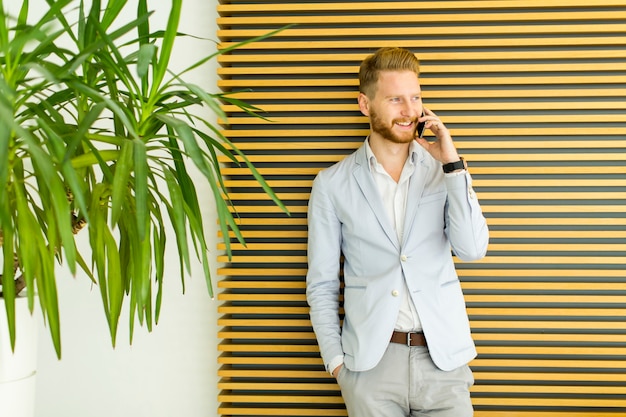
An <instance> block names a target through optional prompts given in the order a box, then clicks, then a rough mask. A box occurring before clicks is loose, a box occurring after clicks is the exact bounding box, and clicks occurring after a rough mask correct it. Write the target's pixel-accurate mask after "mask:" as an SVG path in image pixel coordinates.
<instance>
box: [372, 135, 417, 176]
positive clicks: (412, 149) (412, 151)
mask: <svg viewBox="0 0 626 417" xmlns="http://www.w3.org/2000/svg"><path fill="white" fill-rule="evenodd" d="M419 146H420V145H419V144H418V143H417V141H411V144H410V145H409V161H408V162H409V164H410V165H415V162H416V161H417V158H418V153H419V150H418V149H419ZM365 155H366V156H367V161H368V162H369V163H368V167H369V169H370V171H371V170H372V168H376V164H377V163H378V161H377V160H376V155H374V152H373V151H372V148H371V147H370V137H369V136H368V137H367V138H365Z"/></svg>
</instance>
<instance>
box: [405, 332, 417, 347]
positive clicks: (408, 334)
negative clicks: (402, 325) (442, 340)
mask: <svg viewBox="0 0 626 417" xmlns="http://www.w3.org/2000/svg"><path fill="white" fill-rule="evenodd" d="M412 334H417V333H415V332H408V333H407V334H406V345H407V346H408V347H411V335H412Z"/></svg>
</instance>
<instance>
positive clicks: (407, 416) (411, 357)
mask: <svg viewBox="0 0 626 417" xmlns="http://www.w3.org/2000/svg"><path fill="white" fill-rule="evenodd" d="M337 381H338V383H339V386H340V387H341V395H342V396H343V399H344V402H345V404H346V407H347V409H348V415H349V416H350V417H471V416H473V415H474V411H473V408H472V403H471V400H470V394H469V389H470V387H471V386H472V384H473V383H474V377H473V376H472V371H471V370H470V368H469V366H467V365H464V366H462V367H460V368H458V369H455V370H453V371H450V372H445V371H442V370H440V369H439V368H437V367H436V366H435V365H434V363H433V361H432V360H431V359H430V355H429V353H428V349H427V348H426V347H421V346H415V347H408V346H405V345H402V344H398V343H390V344H389V346H388V347H387V351H386V352H385V355H384V356H383V358H382V359H381V361H380V362H379V364H378V365H377V366H376V367H375V368H374V369H371V370H369V371H365V372H353V371H350V370H348V369H346V367H345V366H343V367H341V370H340V372H339V375H338V376H337Z"/></svg>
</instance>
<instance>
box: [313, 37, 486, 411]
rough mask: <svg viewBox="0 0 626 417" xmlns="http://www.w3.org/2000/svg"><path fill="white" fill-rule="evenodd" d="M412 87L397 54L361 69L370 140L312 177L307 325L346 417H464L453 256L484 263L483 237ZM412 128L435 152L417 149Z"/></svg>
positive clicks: (456, 171)
mask: <svg viewBox="0 0 626 417" xmlns="http://www.w3.org/2000/svg"><path fill="white" fill-rule="evenodd" d="M418 75H419V62H418V60H417V58H415V56H414V55H413V53H411V52H410V51H408V50H405V49H401V48H383V49H380V50H378V51H377V52H376V53H375V54H374V55H372V56H370V57H368V58H366V59H365V60H364V61H363V63H362V64H361V68H360V71H359V81H360V93H359V98H358V103H359V108H360V110H361V112H362V113H363V114H364V115H365V116H368V117H369V120H370V135H369V136H368V137H367V139H366V140H365V142H364V144H363V145H362V146H361V147H360V148H359V149H358V150H357V151H356V152H354V153H353V154H352V155H350V156H348V157H346V158H345V159H344V160H342V161H341V162H339V163H337V164H335V165H334V166H332V167H330V168H328V169H325V170H323V171H321V172H320V173H319V174H318V176H317V177H316V179H315V181H314V183H313V189H312V192H311V198H310V201H309V212H308V222H309V241H308V262H309V270H308V273H307V300H308V303H309V305H310V307H311V309H310V315H311V322H312V324H313V329H314V330H315V334H316V337H317V340H318V344H319V346H320V351H321V354H322V358H323V360H324V363H325V365H326V368H327V369H328V371H329V372H330V373H331V374H332V375H333V376H334V377H336V378H337V380H338V383H339V385H340V387H341V392H342V396H343V398H344V402H345V404H346V407H347V409H348V414H349V415H350V416H351V417H370V416H371V417H396V416H397V417H400V416H436V417H464V416H471V415H473V409H472V405H471V401H470V395H469V388H470V387H471V385H472V384H473V377H472V373H471V371H470V369H469V367H468V366H467V363H468V362H469V361H471V360H472V359H473V358H474V357H475V356H476V349H475V346H474V343H473V341H472V337H471V334H470V327H469V320H468V317H467V312H466V308H465V301H464V298H463V294H462V292H461V286H460V283H459V280H458V277H457V274H456V271H455V268H454V262H453V257H452V254H454V255H456V256H457V257H458V258H459V259H461V260H465V261H471V260H477V259H480V258H482V257H483V256H484V255H485V253H486V251H487V244H488V240H489V236H488V229H487V225H486V222H485V218H484V217H483V215H482V212H481V210H480V206H479V204H478V201H477V200H476V196H475V194H474V191H473V190H472V188H471V177H470V175H469V173H468V172H467V171H466V168H465V164H464V161H463V160H462V159H461V158H460V157H459V155H458V153H457V150H456V148H455V146H454V143H453V141H452V137H451V136H450V132H449V131H448V129H447V128H446V126H445V125H444V124H443V123H442V121H441V120H440V119H439V117H437V115H436V114H435V113H433V112H432V111H430V110H429V109H427V108H424V106H423V104H422V99H421V90H420V84H419V80H418ZM420 122H423V123H425V126H426V128H428V129H430V131H431V132H432V133H433V134H434V135H435V136H436V140H435V141H433V142H429V141H427V140H425V139H422V138H421V137H416V130H417V126H418V124H419V123H420ZM417 136H419V135H417ZM341 256H343V282H344V289H343V295H344V302H343V306H344V312H345V317H344V319H343V324H341V323H340V317H339V293H340V275H341V273H340V258H341Z"/></svg>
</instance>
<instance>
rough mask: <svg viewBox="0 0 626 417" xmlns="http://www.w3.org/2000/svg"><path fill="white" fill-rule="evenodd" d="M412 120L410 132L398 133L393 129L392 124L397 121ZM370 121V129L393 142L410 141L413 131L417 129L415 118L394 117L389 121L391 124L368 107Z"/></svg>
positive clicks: (412, 137) (413, 134)
mask: <svg viewBox="0 0 626 417" xmlns="http://www.w3.org/2000/svg"><path fill="white" fill-rule="evenodd" d="M409 121H410V122H412V123H413V129H411V131H410V132H402V133H401V134H398V133H397V132H395V131H394V130H393V126H394V125H395V124H396V123H398V122H405V123H406V122H409ZM370 123H371V126H372V131H373V132H375V133H377V134H379V135H380V136H382V137H383V138H385V139H387V140H389V141H391V142H394V143H410V142H411V141H412V140H413V139H415V132H416V130H417V119H394V120H392V121H391V124H390V125H388V124H386V123H385V122H384V121H383V120H382V119H381V118H380V117H379V116H378V114H376V112H374V111H372V110H371V109H370Z"/></svg>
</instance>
